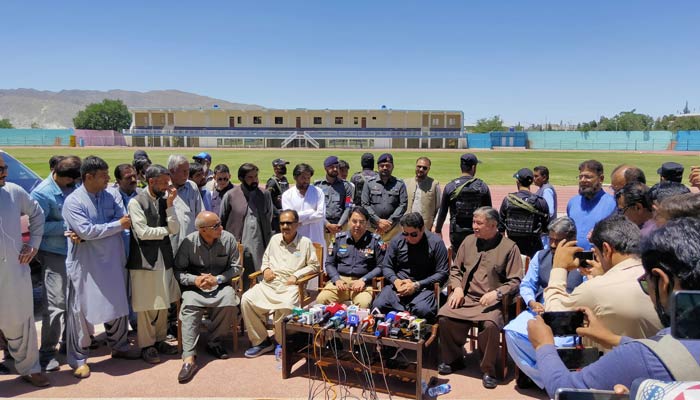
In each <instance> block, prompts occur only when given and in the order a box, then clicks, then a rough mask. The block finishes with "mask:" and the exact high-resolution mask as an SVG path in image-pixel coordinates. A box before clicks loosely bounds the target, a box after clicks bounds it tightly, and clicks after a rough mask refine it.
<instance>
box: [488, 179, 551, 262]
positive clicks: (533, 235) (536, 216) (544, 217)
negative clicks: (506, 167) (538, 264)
mask: <svg viewBox="0 0 700 400" xmlns="http://www.w3.org/2000/svg"><path fill="white" fill-rule="evenodd" d="M513 178H515V184H516V185H517V187H518V191H517V192H514V193H509V194H508V196H506V197H505V198H503V202H502V203H501V212H500V217H501V221H502V222H503V224H504V225H505V227H506V233H507V234H508V238H509V239H510V240H512V241H514V242H515V244H517V245H518V249H520V254H525V255H526V256H528V257H532V256H534V255H535V253H536V252H538V251H540V250H542V240H541V239H540V236H541V235H543V234H544V233H546V231H547V224H548V223H549V209H548V208H547V202H546V201H545V200H544V199H543V198H542V197H540V196H538V195H536V194H534V193H532V192H530V185H532V181H533V173H532V171H531V170H530V168H521V169H520V170H519V171H518V172H516V173H515V175H513Z"/></svg>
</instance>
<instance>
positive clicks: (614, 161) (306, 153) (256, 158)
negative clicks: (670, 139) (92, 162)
mask: <svg viewBox="0 0 700 400" xmlns="http://www.w3.org/2000/svg"><path fill="white" fill-rule="evenodd" d="M4 150H5V151H7V152H8V153H10V154H12V155H13V156H15V157H17V158H18V159H20V160H21V161H22V162H24V163H25V164H27V166H29V167H30V168H32V169H33V170H34V171H36V172H37V173H38V174H39V175H40V176H42V177H43V176H46V175H47V174H48V171H49V166H48V160H49V158H50V157H51V156H52V155H54V154H58V153H63V154H75V155H77V156H80V157H85V156H88V155H97V156H100V157H102V158H103V159H105V161H107V163H109V165H110V168H113V167H114V166H116V165H117V164H119V163H124V162H130V161H131V160H132V155H133V151H134V150H135V149H133V148H123V147H96V148H89V149H85V148H42V147H37V148H12V147H7V148H5V149H4ZM146 150H147V152H148V155H149V156H150V158H151V160H153V162H154V163H159V164H163V165H165V163H166V161H167V159H168V156H169V155H170V154H172V153H180V154H183V155H185V156H186V157H188V158H190V157H191V156H192V155H194V154H197V153H199V152H200V151H201V150H204V151H207V152H209V153H210V154H211V155H212V159H213V163H214V165H216V164H219V163H224V164H227V165H228V166H229V168H231V170H232V172H233V175H234V179H233V181H234V182H237V179H236V178H235V176H236V171H237V169H238V166H239V165H240V164H242V163H244V162H252V163H254V164H256V165H257V166H258V167H260V169H261V173H260V179H261V180H263V179H266V178H267V177H269V176H270V175H271V174H272V167H271V164H270V163H271V161H272V160H273V159H275V158H284V159H286V160H288V161H289V162H290V166H289V170H288V174H289V176H290V180H291V173H292V168H293V167H294V165H295V164H297V163H301V162H306V163H309V164H311V165H312V166H313V167H314V168H315V169H316V174H315V175H316V176H317V177H319V176H322V175H323V174H324V172H323V160H324V159H325V158H326V157H327V156H329V155H337V156H338V157H340V158H341V159H344V160H347V161H348V162H349V163H350V171H351V174H352V173H353V172H355V171H358V170H359V169H360V156H361V155H362V153H364V152H365V151H362V150H336V149H318V150H317V149H193V148H183V149H177V150H173V149H167V150H160V149H154V148H148V149H146ZM385 151H386V150H384V149H377V150H373V151H372V152H373V153H374V155H375V158H378V157H379V155H380V154H381V153H384V152H385ZM466 151H470V150H420V151H406V150H393V151H390V152H391V153H392V154H393V155H394V164H395V169H394V175H396V176H397V177H401V178H406V177H410V176H413V175H414V166H415V160H416V158H418V157H419V156H428V157H430V159H431V160H432V168H431V171H430V175H431V176H433V177H434V178H436V179H438V180H439V181H440V182H443V183H446V182H448V181H450V180H451V179H453V178H455V177H457V176H458V175H459V173H460V171H459V156H460V155H461V154H462V153H464V152H466ZM475 153H476V155H477V157H478V158H479V159H480V160H483V163H482V164H480V165H479V167H478V170H477V175H478V176H479V177H480V178H482V179H483V180H484V181H486V182H487V183H489V184H494V185H504V184H505V185H508V184H513V182H514V180H513V178H512V175H513V174H514V173H515V172H516V171H517V170H518V169H520V168H522V167H529V168H533V167H534V166H535V165H546V166H547V167H549V170H550V173H551V179H550V180H551V182H552V183H553V184H555V185H576V184H577V181H576V176H577V175H578V170H577V167H578V164H579V163H580V162H581V161H583V160H588V159H596V160H598V161H600V162H602V163H603V165H604V166H605V171H606V177H605V179H606V183H609V172H610V171H611V170H612V169H613V168H614V167H615V166H616V165H618V164H622V163H628V164H632V165H637V166H639V167H640V168H642V169H643V170H644V172H645V173H646V175H647V180H648V181H649V182H656V181H657V180H658V175H657V174H656V170H657V168H658V167H659V166H660V165H661V164H662V163H664V162H666V161H675V162H679V163H681V164H683V165H684V166H685V167H686V171H689V169H690V168H689V167H690V166H691V165H700V157H698V155H684V154H670V153H669V154H650V153H636V152H587V151H580V152H579V151H561V152H558V151H535V150H521V151H475ZM684 181H687V177H684Z"/></svg>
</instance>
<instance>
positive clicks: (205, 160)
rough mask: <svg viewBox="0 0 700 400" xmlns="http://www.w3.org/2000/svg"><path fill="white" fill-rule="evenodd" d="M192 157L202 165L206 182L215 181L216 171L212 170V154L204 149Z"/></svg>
mask: <svg viewBox="0 0 700 400" xmlns="http://www.w3.org/2000/svg"><path fill="white" fill-rule="evenodd" d="M192 159H193V160H194V162H196V163H197V164H200V165H201V166H202V171H203V173H204V184H205V185H206V184H207V183H209V182H211V181H213V180H214V171H212V170H211V154H209V153H207V152H204V151H203V152H201V153H199V154H197V155H196V156H193V157H192Z"/></svg>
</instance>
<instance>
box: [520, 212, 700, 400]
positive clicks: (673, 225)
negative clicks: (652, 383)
mask: <svg viewBox="0 0 700 400" xmlns="http://www.w3.org/2000/svg"><path fill="white" fill-rule="evenodd" d="M641 254H642V263H643V265H644V267H643V268H644V271H643V274H640V275H641V276H640V277H639V282H638V283H639V284H637V282H635V281H634V280H633V283H634V284H637V286H638V287H639V286H641V289H640V291H641V290H642V289H643V290H644V291H645V292H646V293H645V294H648V298H649V299H650V300H649V301H650V302H652V303H653V305H654V309H655V311H656V313H658V315H659V317H660V318H661V321H662V323H663V326H664V329H661V330H660V331H659V332H658V333H656V336H654V337H653V338H651V340H653V341H661V342H660V343H658V345H663V342H664V341H665V340H668V339H669V338H668V337H669V336H670V335H669V333H670V329H669V325H670V319H669V318H670V317H669V315H670V313H669V306H670V301H671V295H672V294H673V291H674V290H700V282H699V281H698V279H697V277H698V275H700V264H698V258H700V222H699V221H698V219H697V218H680V219H677V220H673V221H671V222H669V223H668V224H667V225H665V226H663V227H661V228H659V229H658V230H656V231H653V232H651V233H650V234H649V236H647V237H645V238H644V239H642V244H641ZM595 279H598V278H595ZM595 279H594V280H595ZM611 292H613V293H614V294H617V297H618V298H622V297H621V295H620V294H619V293H616V292H615V291H614V290H611ZM630 304H634V303H633V302H632V301H631V300H630ZM584 312H585V313H586V314H587V316H588V320H589V326H588V327H587V328H579V329H578V333H579V334H580V335H583V336H586V337H589V338H591V339H594V340H596V341H598V342H600V343H602V344H603V347H612V346H615V348H614V349H613V350H612V351H610V352H609V353H607V354H605V355H604V356H603V357H602V358H601V359H599V360H598V361H596V362H595V363H593V364H591V365H588V366H586V367H585V368H583V369H582V370H581V371H576V372H570V371H569V370H568V369H567V368H566V366H565V365H564V363H563V362H562V361H561V359H560V358H559V355H558V354H557V350H556V347H555V346H554V345H553V344H554V339H553V337H552V330H551V328H549V326H547V325H546V324H545V323H544V320H543V319H542V318H541V317H539V316H538V317H537V318H536V319H534V320H532V321H530V322H529V323H528V336H529V338H530V341H531V342H532V345H533V346H534V348H535V349H536V354H537V364H538V365H539V366H540V368H541V369H542V370H543V371H547V373H546V374H543V375H542V378H543V380H544V386H545V388H546V389H547V393H548V394H549V395H550V396H554V393H555V392H556V391H557V389H558V388H581V389H602V390H613V388H614V387H615V386H616V385H624V386H625V387H626V388H632V386H633V385H632V383H633V382H639V381H640V380H642V379H649V378H651V379H658V380H662V381H673V380H679V379H680V378H679V377H675V376H673V374H672V373H671V372H670V371H669V369H668V367H667V366H666V363H665V362H664V360H662V359H661V357H659V356H658V355H657V354H656V353H655V352H653V351H652V350H651V349H650V348H649V347H647V345H645V344H643V343H642V342H639V341H635V340H632V338H630V337H625V336H622V337H620V336H618V335H616V334H614V333H613V332H611V331H609V330H608V329H606V328H605V326H606V325H607V324H605V323H602V322H601V321H600V320H598V318H596V317H595V315H594V314H593V312H592V311H591V310H590V309H585V310H584ZM671 341H675V340H673V339H671ZM675 342H676V343H678V342H677V341H675ZM680 343H681V344H682V347H685V350H687V351H685V352H684V351H683V348H682V347H681V348H679V349H675V350H674V352H673V353H672V354H674V357H675V356H677V357H678V359H687V360H688V361H689V363H688V370H689V371H693V370H695V371H697V368H698V363H700V341H697V340H681V341H680ZM623 391H624V388H623ZM630 398H636V397H635V396H634V395H632V396H630Z"/></svg>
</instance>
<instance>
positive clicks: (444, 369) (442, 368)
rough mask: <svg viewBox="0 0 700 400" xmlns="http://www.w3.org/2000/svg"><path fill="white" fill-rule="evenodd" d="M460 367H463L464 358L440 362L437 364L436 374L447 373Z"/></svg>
mask: <svg viewBox="0 0 700 400" xmlns="http://www.w3.org/2000/svg"><path fill="white" fill-rule="evenodd" d="M460 369H464V360H463V359H458V360H456V361H452V362H451V363H449V364H447V363H440V365H438V374H440V375H449V374H451V373H453V372H454V371H459V370H460Z"/></svg>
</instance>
